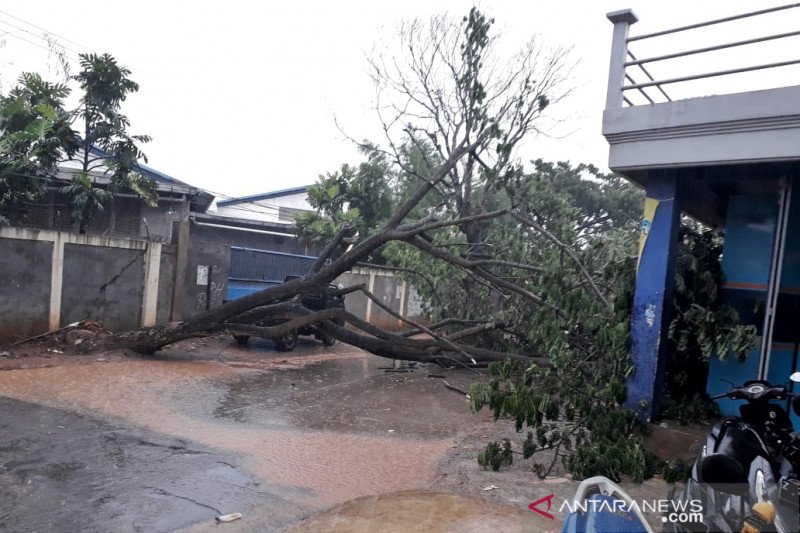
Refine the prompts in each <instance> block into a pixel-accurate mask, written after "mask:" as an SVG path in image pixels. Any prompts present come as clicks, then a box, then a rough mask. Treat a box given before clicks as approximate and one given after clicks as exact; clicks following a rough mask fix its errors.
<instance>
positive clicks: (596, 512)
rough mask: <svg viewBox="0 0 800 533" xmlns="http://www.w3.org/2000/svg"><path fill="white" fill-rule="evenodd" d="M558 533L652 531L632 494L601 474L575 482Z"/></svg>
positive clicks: (631, 532) (642, 532)
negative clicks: (567, 512) (568, 510)
mask: <svg viewBox="0 0 800 533" xmlns="http://www.w3.org/2000/svg"><path fill="white" fill-rule="evenodd" d="M561 533H653V529H652V528H651V527H650V525H649V524H648V523H647V520H645V518H644V516H643V515H642V512H641V510H640V509H639V507H638V506H637V505H635V503H634V501H633V498H631V497H630V496H628V494H627V493H626V492H625V491H624V490H622V489H621V488H620V487H619V485H617V484H616V483H614V482H613V481H611V480H610V479H608V478H607V477H603V476H595V477H591V478H589V479H585V480H583V481H582V482H581V484H580V485H579V486H578V490H577V491H576V492H575V497H574V498H573V502H572V505H571V512H570V513H569V514H568V515H567V518H566V520H564V527H563V528H562V529H561Z"/></svg>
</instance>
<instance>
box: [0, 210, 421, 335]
mask: <svg viewBox="0 0 800 533" xmlns="http://www.w3.org/2000/svg"><path fill="white" fill-rule="evenodd" d="M181 228H183V229H181ZM151 229H152V228H151ZM207 229H208V228H201V227H197V226H190V225H189V222H188V220H185V221H184V222H182V223H177V224H175V226H174V227H173V228H171V230H170V234H171V235H172V237H171V238H172V240H173V241H175V240H177V241H178V242H177V243H176V244H172V245H164V244H161V243H158V242H147V241H142V240H133V239H117V238H109V237H100V236H94V235H78V234H75V233H69V232H57V231H44V230H32V229H25V228H15V227H6V228H0V342H13V341H14V340H18V339H19V338H24V337H28V336H32V335H36V334H39V333H44V332H46V331H48V330H50V331H52V330H55V329H58V328H59V327H62V326H64V325H66V324H69V323H72V322H76V321H79V320H84V319H92V320H97V321H99V322H101V323H103V324H104V325H105V327H106V328H108V329H110V330H112V331H125V330H130V329H135V328H137V327H140V326H143V325H152V324H162V323H165V322H168V321H169V320H180V319H186V318H190V317H192V316H196V315H198V314H200V313H203V312H205V311H206V310H207V309H209V308H215V307H218V306H220V305H222V303H223V301H224V299H225V297H226V294H227V283H228V273H229V271H230V248H231V246H232V245H237V246H242V245H245V246H246V245H248V244H249V245H250V246H249V247H253V248H258V249H263V248H266V249H273V250H274V249H275V248H278V249H279V250H276V251H290V252H292V251H294V252H297V248H292V247H296V246H297V240H296V239H293V238H292V239H290V238H284V239H285V240H283V241H278V240H273V239H274V238H276V237H277V239H281V237H279V236H271V235H263V234H248V233H247V232H236V231H229V230H222V231H223V233H222V234H220V233H219V232H217V231H207ZM183 235H185V236H186V240H185V242H184V243H181V242H180V238H179V236H183ZM226 235H230V236H231V237H232V238H231V241H233V242H226V239H225V236H226ZM205 238H211V239H212V240H210V241H206V240H203V239H205ZM270 241H272V243H273V244H282V245H283V247H282V249H281V246H265V244H268V243H269V242H270ZM287 248H288V250H287ZM336 282H337V283H340V284H342V285H353V284H359V283H363V284H365V285H366V286H367V287H370V288H371V290H372V292H373V293H374V294H375V295H376V296H378V298H380V300H381V302H382V303H384V304H385V305H387V306H389V307H390V308H392V309H393V310H395V311H397V312H399V313H401V314H405V313H409V312H410V313H411V314H414V313H415V312H418V310H419V305H418V304H419V302H418V299H419V298H418V296H416V291H414V288H413V287H412V286H411V285H409V284H407V283H406V282H404V281H401V280H400V279H399V278H396V277H395V276H394V272H392V271H391V270H386V269H374V268H354V269H353V270H352V271H351V272H348V273H345V274H344V275H342V276H341V277H340V278H339V279H337V280H336ZM415 302H416V303H415ZM346 306H347V309H348V311H350V312H351V313H353V314H354V315H356V316H358V317H360V318H362V319H364V320H366V321H368V322H372V323H374V324H376V325H378V326H381V327H384V328H387V329H405V328H406V327H407V326H406V325H405V324H403V323H402V322H401V321H400V320H398V319H396V318H394V317H393V316H391V314H389V313H388V312H386V311H384V310H383V309H381V308H380V307H379V306H378V305H377V304H375V303H374V302H372V301H371V300H369V299H367V298H366V297H365V296H364V295H363V294H361V293H353V294H349V295H348V296H347V298H346Z"/></svg>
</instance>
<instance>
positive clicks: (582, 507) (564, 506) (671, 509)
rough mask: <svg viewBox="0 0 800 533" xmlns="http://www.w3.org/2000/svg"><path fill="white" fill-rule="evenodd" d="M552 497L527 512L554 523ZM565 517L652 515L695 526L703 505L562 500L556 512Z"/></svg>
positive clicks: (646, 501)
mask: <svg viewBox="0 0 800 533" xmlns="http://www.w3.org/2000/svg"><path fill="white" fill-rule="evenodd" d="M554 499H555V494H548V495H547V496H545V497H544V498H539V499H538V500H536V501H535V502H532V503H531V504H529V505H528V509H530V510H531V511H533V512H535V513H538V514H540V515H542V516H544V517H545V518H548V519H550V520H555V515H553V514H552V512H551V510H553V506H554V504H553V500H554ZM553 512H558V513H559V514H561V515H562V516H564V517H566V516H567V515H568V514H572V513H580V514H587V513H598V514H602V513H610V514H616V515H629V516H630V515H633V514H644V513H654V514H660V515H661V522H663V523H665V524H666V523H677V524H699V523H702V522H703V504H702V502H701V501H700V500H688V501H673V500H667V499H659V500H640V501H636V500H632V501H630V502H627V501H624V500H618V499H608V498H600V499H587V500H584V501H582V502H576V501H573V500H563V501H562V502H561V504H560V505H559V506H558V510H557V511H553Z"/></svg>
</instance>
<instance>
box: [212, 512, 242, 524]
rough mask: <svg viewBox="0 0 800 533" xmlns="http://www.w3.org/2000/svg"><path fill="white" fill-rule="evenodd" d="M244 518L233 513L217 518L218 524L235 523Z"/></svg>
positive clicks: (240, 514)
mask: <svg viewBox="0 0 800 533" xmlns="http://www.w3.org/2000/svg"><path fill="white" fill-rule="evenodd" d="M241 517H242V513H231V514H223V515H220V516H218V517H217V518H216V520H217V522H233V521H234V520H239V519H240V518H241Z"/></svg>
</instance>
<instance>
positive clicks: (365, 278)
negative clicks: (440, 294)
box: [336, 267, 424, 330]
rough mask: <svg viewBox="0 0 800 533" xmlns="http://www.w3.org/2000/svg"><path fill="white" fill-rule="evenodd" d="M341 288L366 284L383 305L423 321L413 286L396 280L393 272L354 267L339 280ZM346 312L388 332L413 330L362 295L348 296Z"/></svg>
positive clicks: (356, 293) (417, 296) (353, 294)
mask: <svg viewBox="0 0 800 533" xmlns="http://www.w3.org/2000/svg"><path fill="white" fill-rule="evenodd" d="M336 283H337V284H340V285H342V286H345V287H347V286H350V285H359V284H364V285H365V286H366V287H367V288H368V289H370V292H372V293H373V294H374V295H375V296H377V297H378V298H379V299H380V301H381V303H383V304H384V305H386V306H387V307H389V308H390V309H392V310H393V311H395V312H397V313H400V314H401V315H403V316H407V317H408V318H412V319H423V320H424V318H423V317H421V316H420V315H421V312H422V306H421V305H420V301H419V300H420V299H419V295H418V294H417V291H416V289H415V288H414V286H413V285H411V284H409V283H407V282H406V281H404V280H402V279H400V278H399V277H397V276H395V273H394V271H392V270H389V269H381V268H367V267H355V268H353V269H352V270H351V271H350V272H345V273H344V274H342V275H341V276H339V277H338V278H337V279H336ZM345 307H346V308H347V311H348V312H350V313H352V314H354V315H355V316H357V317H359V318H361V319H363V320H366V321H367V322H370V323H372V324H374V325H376V326H379V327H381V328H385V329H388V330H402V329H408V328H409V327H410V326H409V325H408V324H406V323H405V322H403V321H402V320H400V319H398V318H395V317H394V316H392V315H391V314H390V313H389V312H387V311H386V310H384V309H382V308H381V307H380V306H379V305H378V304H376V303H375V302H373V301H372V300H371V299H369V298H367V297H366V296H365V295H364V294H363V293H362V292H354V293H351V294H348V295H347V296H346V298H345Z"/></svg>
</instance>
